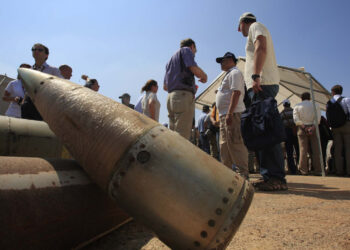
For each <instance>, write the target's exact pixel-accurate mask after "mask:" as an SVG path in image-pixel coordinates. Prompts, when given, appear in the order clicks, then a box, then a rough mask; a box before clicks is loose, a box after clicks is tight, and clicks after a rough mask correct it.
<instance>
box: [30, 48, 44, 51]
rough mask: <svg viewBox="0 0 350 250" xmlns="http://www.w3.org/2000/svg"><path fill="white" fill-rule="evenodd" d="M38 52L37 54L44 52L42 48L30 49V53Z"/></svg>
mask: <svg viewBox="0 0 350 250" xmlns="http://www.w3.org/2000/svg"><path fill="white" fill-rule="evenodd" d="M36 50H37V51H39V52H43V51H44V49H42V48H32V51H33V52H34V51H36Z"/></svg>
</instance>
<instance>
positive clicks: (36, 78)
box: [18, 68, 55, 98]
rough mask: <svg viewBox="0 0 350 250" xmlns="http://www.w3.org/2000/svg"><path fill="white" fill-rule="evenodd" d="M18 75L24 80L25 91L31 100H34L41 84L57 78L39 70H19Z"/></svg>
mask: <svg viewBox="0 0 350 250" xmlns="http://www.w3.org/2000/svg"><path fill="white" fill-rule="evenodd" d="M18 74H19V75H20V77H21V79H22V83H23V85H24V88H25V90H26V91H27V93H28V95H29V96H30V97H31V98H34V96H35V94H36V92H37V91H38V89H39V88H40V85H41V83H43V82H44V80H45V79H48V78H53V77H55V76H52V75H49V74H45V73H42V72H40V71H37V70H33V69H25V68H19V69H18Z"/></svg>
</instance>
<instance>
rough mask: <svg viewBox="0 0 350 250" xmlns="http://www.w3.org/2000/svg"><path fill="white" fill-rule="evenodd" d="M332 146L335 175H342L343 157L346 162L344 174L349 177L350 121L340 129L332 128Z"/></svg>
mask: <svg viewBox="0 0 350 250" xmlns="http://www.w3.org/2000/svg"><path fill="white" fill-rule="evenodd" d="M332 131H333V144H334V158H335V169H336V171H337V174H339V175H342V174H344V157H343V151H344V156H345V161H346V172H347V174H348V175H350V121H348V122H346V123H345V124H344V125H343V126H341V127H340V128H333V129H332Z"/></svg>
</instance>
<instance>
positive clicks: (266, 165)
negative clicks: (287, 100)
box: [248, 85, 286, 182]
mask: <svg viewBox="0 0 350 250" xmlns="http://www.w3.org/2000/svg"><path fill="white" fill-rule="evenodd" d="M261 88H262V89H263V94H262V93H261V92H259V93H257V94H255V93H254V92H253V89H249V90H248V96H249V98H250V99H251V100H253V99H254V98H255V100H264V99H265V98H267V97H273V98H274V97H275V96H276V95H277V93H278V90H279V85H261ZM255 154H256V156H257V159H258V162H259V166H260V174H261V175H262V176H263V178H264V180H265V181H267V180H268V179H270V178H272V177H273V178H277V179H279V180H281V181H282V182H286V179H285V176H286V174H285V172H284V159H283V151H282V147H281V144H280V143H278V144H276V145H274V146H272V147H270V148H266V149H263V150H258V151H256V152H255Z"/></svg>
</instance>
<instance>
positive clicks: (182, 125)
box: [167, 90, 194, 140]
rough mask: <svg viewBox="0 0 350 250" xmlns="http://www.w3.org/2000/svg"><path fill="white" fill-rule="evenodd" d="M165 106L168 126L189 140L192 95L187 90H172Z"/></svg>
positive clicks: (192, 105)
mask: <svg viewBox="0 0 350 250" xmlns="http://www.w3.org/2000/svg"><path fill="white" fill-rule="evenodd" d="M167 108H168V114H169V128H170V129H171V130H174V131H176V132H178V133H179V134H180V135H182V136H183V137H185V138H186V139H188V140H189V139H190V137H191V129H192V123H193V117H194V95H193V94H192V93H191V92H189V91H185V90H174V91H173V92H171V93H169V94H168V100H167Z"/></svg>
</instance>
